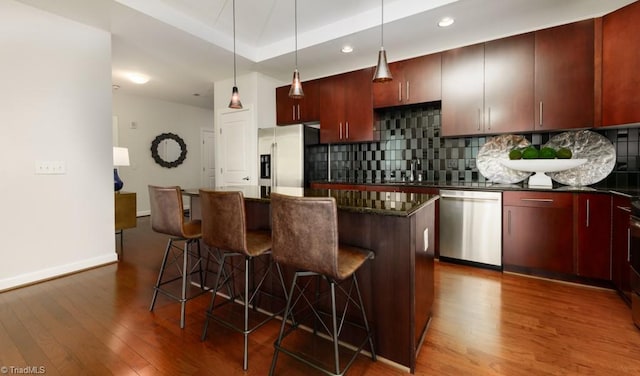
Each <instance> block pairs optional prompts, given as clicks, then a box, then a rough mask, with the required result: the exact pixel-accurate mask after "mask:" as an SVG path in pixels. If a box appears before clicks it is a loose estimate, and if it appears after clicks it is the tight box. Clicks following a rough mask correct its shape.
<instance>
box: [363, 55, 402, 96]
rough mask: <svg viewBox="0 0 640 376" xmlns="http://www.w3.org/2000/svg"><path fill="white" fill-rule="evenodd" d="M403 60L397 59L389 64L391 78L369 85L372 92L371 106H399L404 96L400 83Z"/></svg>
mask: <svg viewBox="0 0 640 376" xmlns="http://www.w3.org/2000/svg"><path fill="white" fill-rule="evenodd" d="M403 67H404V61H397V62H395V63H391V64H389V70H390V71H391V76H392V77H393V79H392V80H391V81H386V82H378V83H374V84H372V85H371V89H372V94H373V108H384V107H393V106H400V105H402V104H404V103H403V101H402V99H403V98H404V96H403V94H402V83H403V82H404V73H403Z"/></svg>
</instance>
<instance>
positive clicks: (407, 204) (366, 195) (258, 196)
mask: <svg viewBox="0 0 640 376" xmlns="http://www.w3.org/2000/svg"><path fill="white" fill-rule="evenodd" d="M213 190H218V191H241V192H242V193H243V195H244V198H245V201H264V202H268V201H269V194H270V193H271V192H276V193H280V194H285V195H290V196H297V197H329V196H330V197H334V198H335V199H336V204H337V205H338V209H340V210H347V211H352V212H362V213H374V214H379V215H394V216H403V217H404V216H408V215H411V214H412V213H413V212H414V211H416V210H417V209H418V208H420V207H421V206H422V205H425V204H429V203H431V202H433V201H435V200H437V199H438V195H434V194H426V193H405V192H394V191H393V190H389V191H388V192H384V191H382V192H380V191H377V192H372V191H358V190H342V189H311V188H298V187H271V186H226V187H215V188H213ZM184 193H185V195H187V196H198V189H185V190H184Z"/></svg>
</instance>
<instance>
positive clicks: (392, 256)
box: [184, 186, 439, 373]
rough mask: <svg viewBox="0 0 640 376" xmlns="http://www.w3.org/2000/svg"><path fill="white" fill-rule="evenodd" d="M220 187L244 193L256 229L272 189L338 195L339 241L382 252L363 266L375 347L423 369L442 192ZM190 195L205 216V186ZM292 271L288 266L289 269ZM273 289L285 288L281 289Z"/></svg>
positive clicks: (262, 223)
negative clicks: (437, 209)
mask: <svg viewBox="0 0 640 376" xmlns="http://www.w3.org/2000/svg"><path fill="white" fill-rule="evenodd" d="M215 190H221V191H242V192H243V194H244V196H245V211H246V219H247V227H248V228H250V229H269V228H270V225H271V221H270V220H271V217H270V216H271V212H270V201H269V194H270V193H271V192H277V193H281V194H288V195H295V196H306V197H317V196H321V197H327V196H331V197H335V198H336V203H337V205H338V236H339V238H340V241H341V242H344V243H345V244H350V245H354V246H359V247H363V248H368V249H371V250H372V251H373V252H374V253H375V258H374V259H373V260H371V262H368V263H366V264H365V265H364V266H363V267H362V268H360V270H358V272H357V273H358V283H359V285H360V289H361V292H362V298H363V301H364V305H365V309H366V312H367V318H368V319H369V323H370V324H371V325H372V327H373V332H374V346H375V347H376V354H377V355H378V356H379V357H381V358H385V359H386V360H388V361H391V362H393V363H395V364H397V365H400V366H403V367H406V369H407V370H408V371H410V372H411V373H414V372H415V371H416V357H417V354H418V351H419V349H420V346H421V344H422V341H423V339H424V336H425V335H426V333H427V328H428V326H429V321H430V320H431V309H432V306H433V299H434V255H435V247H436V242H435V233H436V227H435V207H436V204H437V201H438V197H439V196H438V195H433V194H422V193H404V192H393V191H389V192H384V191H383V192H379V191H376V192H372V191H357V190H353V191H351V190H330V189H302V188H288V187H274V188H271V187H260V186H243V187H241V186H238V187H220V188H215ZM184 194H185V195H187V196H190V198H191V214H192V216H193V217H194V218H196V219H197V218H199V217H200V207H199V194H198V190H197V189H187V190H185V191H184ZM303 251H304V250H301V252H303ZM290 273H291V270H289V271H287V268H285V274H288V275H291V274H290ZM287 283H288V281H287ZM273 286H277V284H276V283H273ZM271 293H273V294H278V293H279V291H278V289H274V290H273V291H271ZM277 304H278V303H276V302H275V300H271V301H269V302H267V301H266V300H265V302H263V303H261V308H263V309H265V310H277V309H278V308H279V307H278V306H277ZM280 308H281V307H280ZM305 324H307V325H308V326H309V327H312V326H313V323H305ZM343 329H345V328H343ZM345 330H346V329H345ZM345 335H346V336H347V337H346V338H345V340H346V341H347V342H352V343H357V342H356V337H355V336H353V333H349V332H345ZM350 336H351V337H350Z"/></svg>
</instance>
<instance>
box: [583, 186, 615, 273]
mask: <svg viewBox="0 0 640 376" xmlns="http://www.w3.org/2000/svg"><path fill="white" fill-rule="evenodd" d="M574 210H575V218H576V220H577V222H576V224H575V225H576V230H577V231H576V234H577V238H576V242H575V243H576V248H577V253H576V257H577V260H576V267H577V274H578V275H579V276H581V277H589V278H598V279H603V280H607V281H609V280H611V196H610V195H608V194H588V193H580V194H576V195H575V201H574Z"/></svg>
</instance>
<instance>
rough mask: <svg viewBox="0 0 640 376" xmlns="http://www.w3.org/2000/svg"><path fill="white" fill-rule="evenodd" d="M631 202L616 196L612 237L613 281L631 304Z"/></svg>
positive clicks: (613, 207)
mask: <svg viewBox="0 0 640 376" xmlns="http://www.w3.org/2000/svg"><path fill="white" fill-rule="evenodd" d="M630 207H631V200H630V199H629V198H628V197H624V196H619V195H614V196H613V200H612V211H613V218H612V221H611V222H612V230H613V232H612V236H613V238H612V239H611V240H612V241H611V262H612V265H611V280H612V281H613V284H614V285H615V286H616V288H617V289H618V291H620V292H621V293H622V296H623V298H624V299H625V300H626V301H627V303H630V302H631V283H630V280H629V276H630V273H631V266H630V265H629V218H630V216H631V209H630Z"/></svg>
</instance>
